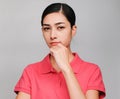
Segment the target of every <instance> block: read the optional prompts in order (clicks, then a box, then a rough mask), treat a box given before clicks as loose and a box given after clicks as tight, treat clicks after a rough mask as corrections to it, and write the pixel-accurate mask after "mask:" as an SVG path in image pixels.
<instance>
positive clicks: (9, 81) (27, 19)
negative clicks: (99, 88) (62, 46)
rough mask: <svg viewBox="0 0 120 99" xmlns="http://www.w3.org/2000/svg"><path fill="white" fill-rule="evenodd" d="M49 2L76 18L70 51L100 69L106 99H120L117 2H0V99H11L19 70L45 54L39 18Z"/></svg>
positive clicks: (119, 6)
mask: <svg viewBox="0 0 120 99" xmlns="http://www.w3.org/2000/svg"><path fill="white" fill-rule="evenodd" d="M53 2H65V3H68V4H69V5H70V6H72V8H73V9H74V10H75V13H76V16H77V23H76V24H77V29H78V30H77V34H76V36H75V37H74V39H73V41H72V46H71V47H72V49H73V51H75V52H78V54H79V55H80V57H81V58H82V59H84V60H86V61H90V62H93V63H96V64H98V65H99V66H100V68H101V71H102V74H103V79H104V83H105V86H106V92H107V96H106V98H105V99H119V98H120V94H119V93H120V78H119V75H120V72H119V71H120V0H0V99H15V96H16V94H15V93H14V92H13V89H14V86H15V84H16V83H17V81H18V79H19V78H20V76H21V74H22V71H23V69H24V68H25V67H26V66H27V65H28V64H30V63H34V62H37V61H40V60H41V59H43V57H44V56H45V55H46V54H47V53H48V52H49V49H48V47H47V46H46V43H45V41H44V39H43V37H42V32H41V26H40V18H41V14H42V11H43V9H44V8H45V7H46V6H47V5H48V4H51V3H53Z"/></svg>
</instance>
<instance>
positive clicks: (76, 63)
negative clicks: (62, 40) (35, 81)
mask: <svg viewBox="0 0 120 99" xmlns="http://www.w3.org/2000/svg"><path fill="white" fill-rule="evenodd" d="M73 54H74V59H73V60H72V61H71V62H70V65H71V67H72V69H73V72H74V73H76V74H77V73H78V72H79V69H80V64H81V63H82V62H83V61H82V60H81V58H80V57H79V56H78V54H77V53H73ZM41 63H42V68H41V73H50V72H56V71H55V69H54V68H53V67H52V64H51V63H50V54H48V55H47V56H46V57H45V58H44V59H43V60H42V62H41Z"/></svg>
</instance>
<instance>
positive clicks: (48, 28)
mask: <svg viewBox="0 0 120 99" xmlns="http://www.w3.org/2000/svg"><path fill="white" fill-rule="evenodd" d="M50 29H51V28H50V27H42V30H43V31H45V32H47V31H50Z"/></svg>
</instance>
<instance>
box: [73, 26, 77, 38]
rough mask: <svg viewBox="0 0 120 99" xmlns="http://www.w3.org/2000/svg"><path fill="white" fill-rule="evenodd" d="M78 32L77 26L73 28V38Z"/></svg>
mask: <svg viewBox="0 0 120 99" xmlns="http://www.w3.org/2000/svg"><path fill="white" fill-rule="evenodd" d="M76 31H77V26H76V25H73V26H72V37H74V36H75V34H76Z"/></svg>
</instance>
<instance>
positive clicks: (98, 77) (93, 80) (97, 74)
mask: <svg viewBox="0 0 120 99" xmlns="http://www.w3.org/2000/svg"><path fill="white" fill-rule="evenodd" d="M87 90H98V91H99V92H100V99H103V98H104V97H105V86H104V82H103V78H102V74H101V70H100V68H99V67H97V68H96V69H95V71H94V72H93V74H92V75H91V77H90V79H89V83H88V88H87Z"/></svg>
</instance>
